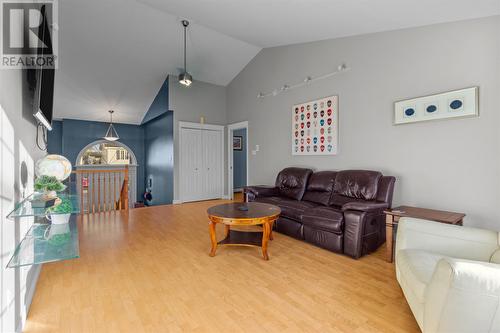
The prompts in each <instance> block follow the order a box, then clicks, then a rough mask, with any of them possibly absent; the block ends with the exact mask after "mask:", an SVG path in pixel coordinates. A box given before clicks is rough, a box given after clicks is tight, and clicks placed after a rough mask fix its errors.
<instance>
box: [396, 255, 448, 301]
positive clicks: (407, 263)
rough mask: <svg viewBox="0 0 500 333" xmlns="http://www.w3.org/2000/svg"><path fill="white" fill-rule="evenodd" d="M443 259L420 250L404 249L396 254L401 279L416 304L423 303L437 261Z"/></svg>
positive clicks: (441, 256)
mask: <svg viewBox="0 0 500 333" xmlns="http://www.w3.org/2000/svg"><path fill="white" fill-rule="evenodd" d="M442 258H445V256H443V255H440V254H435V253H431V252H427V251H422V250H413V249H405V250H400V251H398V253H397V257H396V262H397V266H398V269H399V273H400V275H401V278H402V279H404V281H405V284H406V286H407V287H409V288H410V289H411V292H412V293H413V294H414V296H415V297H416V299H417V300H418V302H420V303H424V301H425V290H426V288H427V285H428V284H429V282H430V281H431V278H432V274H433V273H434V269H435V268H436V265H437V263H438V261H439V260H441V259H442Z"/></svg>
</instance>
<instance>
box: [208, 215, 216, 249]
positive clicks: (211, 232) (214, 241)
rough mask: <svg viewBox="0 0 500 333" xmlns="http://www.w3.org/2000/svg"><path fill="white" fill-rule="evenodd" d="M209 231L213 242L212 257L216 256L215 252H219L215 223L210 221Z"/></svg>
mask: <svg viewBox="0 0 500 333" xmlns="http://www.w3.org/2000/svg"><path fill="white" fill-rule="evenodd" d="M208 231H209V232H210V241H211V242H212V249H211V250H210V256H211V257H213V256H215V251H217V236H216V233H215V223H214V222H212V221H210V222H209V223H208Z"/></svg>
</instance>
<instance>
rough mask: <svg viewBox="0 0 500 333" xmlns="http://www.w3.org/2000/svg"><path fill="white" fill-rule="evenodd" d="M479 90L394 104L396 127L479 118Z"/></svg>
mask: <svg viewBox="0 0 500 333" xmlns="http://www.w3.org/2000/svg"><path fill="white" fill-rule="evenodd" d="M478 92H479V88H478V87H471V88H465V89H459V90H454V91H449V92H445V93H440V94H435V95H429V96H423V97H418V98H412V99H407V100H402V101H398V102H395V103H394V125H401V124H409V123H415V122H421V121H430V120H438V119H448V118H464V117H477V116H479V98H478V97H479V96H478V95H479V94H478Z"/></svg>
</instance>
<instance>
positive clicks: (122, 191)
mask: <svg viewBox="0 0 500 333" xmlns="http://www.w3.org/2000/svg"><path fill="white" fill-rule="evenodd" d="M73 173H74V174H75V175H76V182H77V191H78V193H79V195H80V207H81V209H80V211H81V213H82V214H85V213H87V214H90V213H96V212H105V211H113V210H128V208H129V207H128V205H129V200H128V193H129V192H128V187H129V177H128V166H125V168H120V169H79V170H75V171H73Z"/></svg>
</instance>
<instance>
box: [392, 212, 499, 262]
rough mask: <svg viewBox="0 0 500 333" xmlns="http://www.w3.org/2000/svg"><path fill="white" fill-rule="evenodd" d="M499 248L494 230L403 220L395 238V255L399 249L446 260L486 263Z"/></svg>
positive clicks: (413, 219) (419, 220) (407, 218)
mask: <svg viewBox="0 0 500 333" xmlns="http://www.w3.org/2000/svg"><path fill="white" fill-rule="evenodd" d="M497 248H498V233H497V232H495V231H489V230H483V229H477V228H468V227H462V226H457V225H449V224H444V223H438V222H434V221H427V220H421V219H415V218H410V217H403V218H401V219H400V220H399V223H398V229H397V236H396V251H395V253H396V256H397V255H398V252H399V251H400V250H402V249H417V250H425V251H429V252H433V253H438V254H442V255H445V256H449V257H455V258H464V259H468V260H480V261H489V259H490V257H491V255H492V254H493V252H494V251H495V250H496V249H497Z"/></svg>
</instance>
